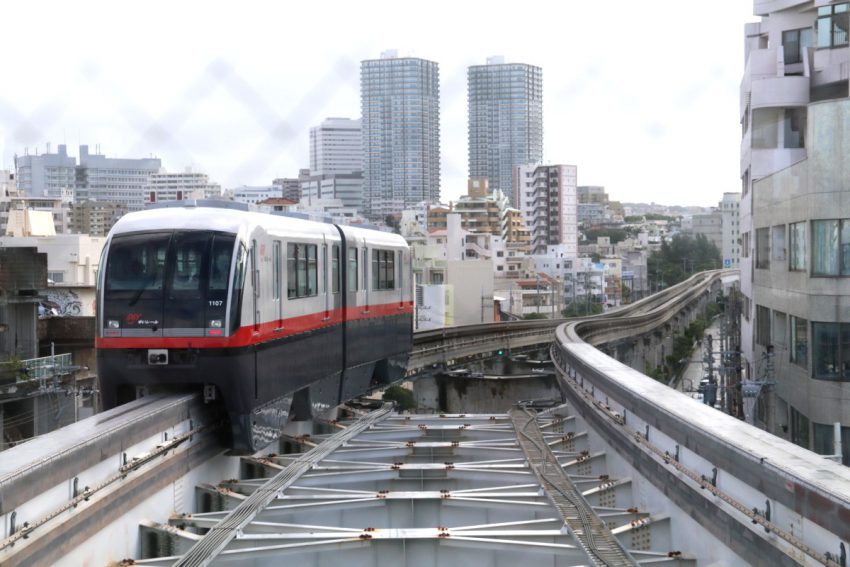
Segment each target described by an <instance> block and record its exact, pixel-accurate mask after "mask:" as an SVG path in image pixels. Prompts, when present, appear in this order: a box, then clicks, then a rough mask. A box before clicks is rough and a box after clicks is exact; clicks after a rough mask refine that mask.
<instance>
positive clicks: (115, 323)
mask: <svg viewBox="0 0 850 567" xmlns="http://www.w3.org/2000/svg"><path fill="white" fill-rule="evenodd" d="M106 326H107V327H108V328H110V329H120V328H121V324H120V323H119V322H118V321H115V320H114V319H110V320H109V321H107V322H106Z"/></svg>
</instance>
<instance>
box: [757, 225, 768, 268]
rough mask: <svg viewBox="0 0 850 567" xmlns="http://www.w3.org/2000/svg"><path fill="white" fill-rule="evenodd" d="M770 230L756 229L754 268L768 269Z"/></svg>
mask: <svg viewBox="0 0 850 567" xmlns="http://www.w3.org/2000/svg"><path fill="white" fill-rule="evenodd" d="M769 254H770V229H769V228H758V229H756V268H760V269H762V270H767V269H768V268H770V255H769Z"/></svg>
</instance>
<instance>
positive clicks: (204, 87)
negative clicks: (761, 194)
mask: <svg viewBox="0 0 850 567" xmlns="http://www.w3.org/2000/svg"><path fill="white" fill-rule="evenodd" d="M755 20H756V18H755V17H753V16H752V2H750V1H748V0H715V1H714V2H710V3H705V2H693V1H690V0H645V1H640V2H639V1H635V0H610V1H607V2H602V1H594V2H577V1H574V0H562V1H560V2H552V1H551V0H548V1H546V2H543V1H536V0H530V1H529V0H525V1H522V2H502V1H488V2H458V1H454V2H443V1H431V2H399V1H386V2H383V1H382V2H370V1H365V2H364V1H361V2H351V1H344V2H317V1H302V2H298V3H294V2H252V1H249V0H243V1H240V2H234V1H232V0H230V1H225V2H209V1H206V2H189V1H178V2H159V1H151V2H145V3H140V2H132V3H129V2H86V1H83V2H53V1H48V2H14V3H4V6H3V14H2V27H0V48H2V50H0V54H2V55H0V57H2V66H0V69H2V74H0V77H2V79H0V83H2V85H3V86H2V88H1V89H0V169H3V168H6V169H10V168H12V167H13V156H14V154H15V153H18V154H23V153H24V151H25V148H27V147H28V148H29V151H30V153H33V152H34V151H35V149H36V148H37V149H38V152H39V153H43V152H44V150H45V145H46V144H47V143H48V142H50V143H52V149H53V151H55V150H56V146H57V145H58V144H60V143H66V144H67V145H68V146H69V153H70V154H71V155H77V146H78V145H79V144H81V143H82V144H89V146H90V147H91V148H92V150H93V149H94V146H96V145H99V146H100V150H101V152H102V153H104V154H106V155H107V156H109V157H146V156H149V155H151V154H153V155H155V156H157V157H160V158H161V159H162V162H163V166H164V167H166V168H167V169H168V170H169V171H182V170H183V169H184V168H185V167H187V166H191V167H193V168H194V169H195V170H196V171H203V172H205V173H208V174H209V175H210V177H211V178H212V179H214V180H215V181H218V182H219V183H221V184H222V186H224V187H225V188H229V187H234V186H237V185H242V184H247V185H263V184H268V183H270V182H271V180H272V179H273V178H274V177H294V176H296V175H297V173H298V169H299V168H302V167H308V166H309V160H308V131H309V128H310V127H311V126H315V125H317V124H318V123H319V122H321V120H322V119H324V118H325V117H328V116H346V117H351V118H357V117H359V115H360V97H359V93H360V90H359V72H360V67H359V66H360V61H361V60H363V59H373V58H377V57H379V56H380V53H381V51H383V50H386V49H398V50H399V54H400V55H413V56H416V57H422V58H425V59H429V60H432V61H436V62H438V63H439V65H440V80H441V139H442V144H441V147H442V158H441V162H442V184H441V192H442V199H443V201H448V200H452V199H456V198H457V197H458V196H459V195H461V194H462V193H464V192H465V191H466V176H467V174H468V169H467V113H466V110H467V99H466V69H467V67H468V66H469V65H478V64H483V63H485V61H486V58H487V57H488V56H491V55H505V56H506V58H507V61H508V62H520V63H529V64H533V65H538V66H540V67H542V68H543V89H544V95H543V120H544V131H545V133H544V144H543V148H544V159H545V160H546V161H547V162H549V163H565V164H574V165H577V166H578V182H579V184H580V185H603V186H605V187H606V189H607V191H608V193H609V195H610V196H611V198H612V199H617V200H621V201H629V202H634V201H643V202H650V201H654V202H656V203H662V204H682V205H703V206H710V205H716V204H717V202H718V201H719V200H720V198H721V197H722V193H723V192H724V191H740V179H739V147H740V125H739V119H738V113H739V105H738V100H739V84H740V80H741V74H742V72H743V65H744V61H743V30H744V24H745V22H748V21H755Z"/></svg>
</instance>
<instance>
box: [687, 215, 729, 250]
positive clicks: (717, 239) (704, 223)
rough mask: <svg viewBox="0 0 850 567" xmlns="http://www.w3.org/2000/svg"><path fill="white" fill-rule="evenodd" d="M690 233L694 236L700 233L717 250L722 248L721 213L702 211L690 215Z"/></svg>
mask: <svg viewBox="0 0 850 567" xmlns="http://www.w3.org/2000/svg"><path fill="white" fill-rule="evenodd" d="M691 233H692V234H693V235H694V236H696V235H698V234H701V235H703V236H705V237H706V239H708V241H709V242H711V243H712V244H714V246H716V247H717V251H718V252H721V251H722V250H723V213H722V212H720V211H714V212H711V213H702V214H698V215H694V216H693V217H691Z"/></svg>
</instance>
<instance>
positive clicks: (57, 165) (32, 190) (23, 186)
mask: <svg viewBox="0 0 850 567" xmlns="http://www.w3.org/2000/svg"><path fill="white" fill-rule="evenodd" d="M76 166H77V160H76V159H75V158H74V157H72V156H69V155H68V151H67V147H66V146H65V144H60V145H59V149H58V151H57V152H56V153H55V154H53V153H50V144H48V145H47V152H45V153H43V154H41V155H38V154H35V155H30V154H29V153H28V152H27V153H26V154H24V155H22V156H17V155H16V156H15V172H16V177H17V185H18V189H19V190H20V191H21V192H22V193H23V194H24V196H26V197H60V196H61V195H62V192H63V191H68V190H70V191H73V190H74V188H75V187H76Z"/></svg>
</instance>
